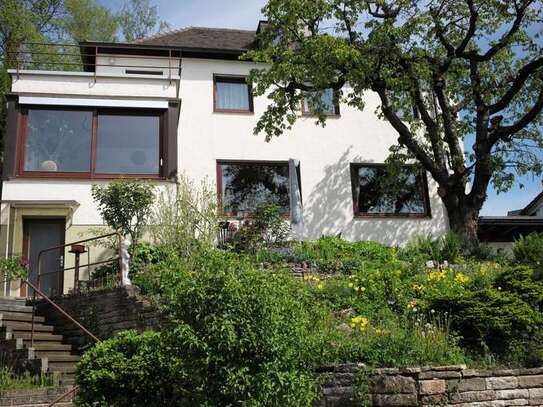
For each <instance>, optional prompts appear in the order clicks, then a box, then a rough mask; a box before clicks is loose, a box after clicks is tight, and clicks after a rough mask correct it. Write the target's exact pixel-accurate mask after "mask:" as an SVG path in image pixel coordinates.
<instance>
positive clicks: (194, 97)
mask: <svg viewBox="0 0 543 407" xmlns="http://www.w3.org/2000/svg"><path fill="white" fill-rule="evenodd" d="M253 66H254V65H253V64H251V63H247V62H237V61H215V60H201V59H184V60H183V70H182V75H181V86H180V90H181V93H180V94H181V99H182V101H183V103H182V109H181V122H180V125H179V140H180V143H179V163H180V168H181V169H182V170H184V171H185V172H186V173H187V174H188V175H189V176H190V177H191V178H194V179H201V178H203V177H207V178H209V179H211V180H215V178H216V160H220V159H239V160H288V159H289V158H295V159H298V160H300V168H301V182H302V199H303V203H304V222H305V226H306V228H307V235H306V238H310V239H313V238H318V237H320V236H322V235H337V234H340V233H341V234H342V236H343V237H345V238H347V239H352V240H359V239H362V240H365V239H371V240H378V241H381V242H384V243H386V244H403V243H405V242H406V241H407V239H409V236H413V235H417V234H433V235H440V234H443V233H445V232H446V230H447V220H446V214H445V211H444V208H443V205H442V203H441V201H440V199H439V197H438V196H437V193H436V188H435V185H434V183H432V182H431V183H430V188H429V189H430V201H431V208H432V218H431V219H392V218H388V219H375V218H374V219H360V218H356V219H355V218H354V217H353V209H352V208H353V203H352V192H351V177H350V170H349V164H350V163H352V162H373V163H382V162H384V160H385V158H386V157H387V156H388V149H389V147H390V146H391V145H392V144H393V143H395V141H396V139H397V135H396V133H395V131H394V130H393V129H392V127H391V126H390V125H389V124H388V123H386V122H384V121H381V120H379V119H378V118H377V117H376V115H375V113H374V112H375V109H376V107H377V106H378V99H377V97H376V95H375V94H372V93H368V94H367V95H366V108H365V110H364V111H363V112H360V111H358V110H356V109H354V108H351V107H348V106H346V105H342V106H341V109H340V110H341V117H339V118H331V119H330V120H329V121H328V123H327V126H326V127H325V128H321V127H319V126H316V125H315V119H314V118H307V117H303V118H300V120H299V121H298V122H297V123H296V125H295V127H294V129H293V130H292V131H291V132H290V133H288V134H285V135H284V136H282V137H280V138H277V139H274V140H272V141H271V142H269V143H266V142H265V141H264V136H263V135H259V136H255V135H253V128H254V126H255V124H256V122H257V120H258V118H259V117H260V115H261V114H262V113H263V112H264V110H265V107H266V103H267V99H266V98H257V99H255V101H254V110H255V113H254V114H253V115H248V114H234V113H213V74H239V75H245V74H247V73H248V72H249V70H250V69H251V68H252V67H253Z"/></svg>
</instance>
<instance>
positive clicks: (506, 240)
mask: <svg viewBox="0 0 543 407" xmlns="http://www.w3.org/2000/svg"><path fill="white" fill-rule="evenodd" d="M534 232H538V233H541V232H543V192H541V193H539V194H538V195H537V196H536V197H535V198H534V199H532V201H531V202H530V203H529V204H528V205H526V206H525V207H524V208H522V209H518V210H514V211H509V212H508V213H507V216H482V217H480V218H479V238H480V239H481V240H482V241H484V242H486V243H488V244H490V245H491V246H492V247H494V248H496V249H503V250H505V251H510V250H511V248H512V245H513V242H514V241H515V240H516V239H518V238H519V237H521V236H526V235H529V234H530V233H534Z"/></svg>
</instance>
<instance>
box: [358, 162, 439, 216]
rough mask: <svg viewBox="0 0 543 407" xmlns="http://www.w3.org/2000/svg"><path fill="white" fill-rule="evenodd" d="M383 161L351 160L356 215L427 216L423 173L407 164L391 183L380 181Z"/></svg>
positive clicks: (383, 173) (383, 167)
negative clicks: (365, 161) (379, 162)
mask: <svg viewBox="0 0 543 407" xmlns="http://www.w3.org/2000/svg"><path fill="white" fill-rule="evenodd" d="M386 176H387V167H386V165H385V164H351V182H352V190H353V207H354V214H355V216H360V217H429V216H431V213H430V204H429V197H428V181H427V179H426V173H425V172H423V171H418V170H415V168H414V167H413V166H411V165H406V166H404V167H403V168H402V171H401V172H400V174H399V175H398V176H397V178H396V181H395V182H396V185H395V186H394V187H390V185H387V184H386V183H384V182H383V179H384V178H385V177H386Z"/></svg>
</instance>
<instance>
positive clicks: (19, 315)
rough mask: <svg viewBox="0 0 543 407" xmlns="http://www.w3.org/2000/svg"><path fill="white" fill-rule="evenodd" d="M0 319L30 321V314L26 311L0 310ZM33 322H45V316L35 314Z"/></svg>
mask: <svg viewBox="0 0 543 407" xmlns="http://www.w3.org/2000/svg"><path fill="white" fill-rule="evenodd" d="M0 320H4V321H20V322H32V314H28V313H26V312H1V311H0ZM34 322H40V323H43V322H45V318H44V317H40V316H37V315H35V316H34Z"/></svg>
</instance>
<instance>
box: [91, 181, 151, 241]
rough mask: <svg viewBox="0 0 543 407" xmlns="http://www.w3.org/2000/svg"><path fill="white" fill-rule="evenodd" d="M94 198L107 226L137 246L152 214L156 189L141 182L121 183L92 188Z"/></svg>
mask: <svg viewBox="0 0 543 407" xmlns="http://www.w3.org/2000/svg"><path fill="white" fill-rule="evenodd" d="M92 197H93V198H94V200H95V201H96V203H97V205H98V211H99V212H100V215H101V216H102V218H103V219H104V221H105V222H106V224H107V225H108V226H109V227H110V228H112V229H113V230H115V231H117V232H119V233H120V234H121V235H122V236H129V237H130V239H131V241H132V243H134V244H136V243H137V242H138V240H139V238H140V237H141V235H142V232H143V230H142V228H143V226H144V225H145V222H146V221H147V219H148V218H149V216H150V213H151V205H152V204H153V200H154V188H153V187H152V186H151V185H149V184H147V183H144V182H140V181H129V180H118V181H113V182H111V183H109V184H106V185H93V186H92Z"/></svg>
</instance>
